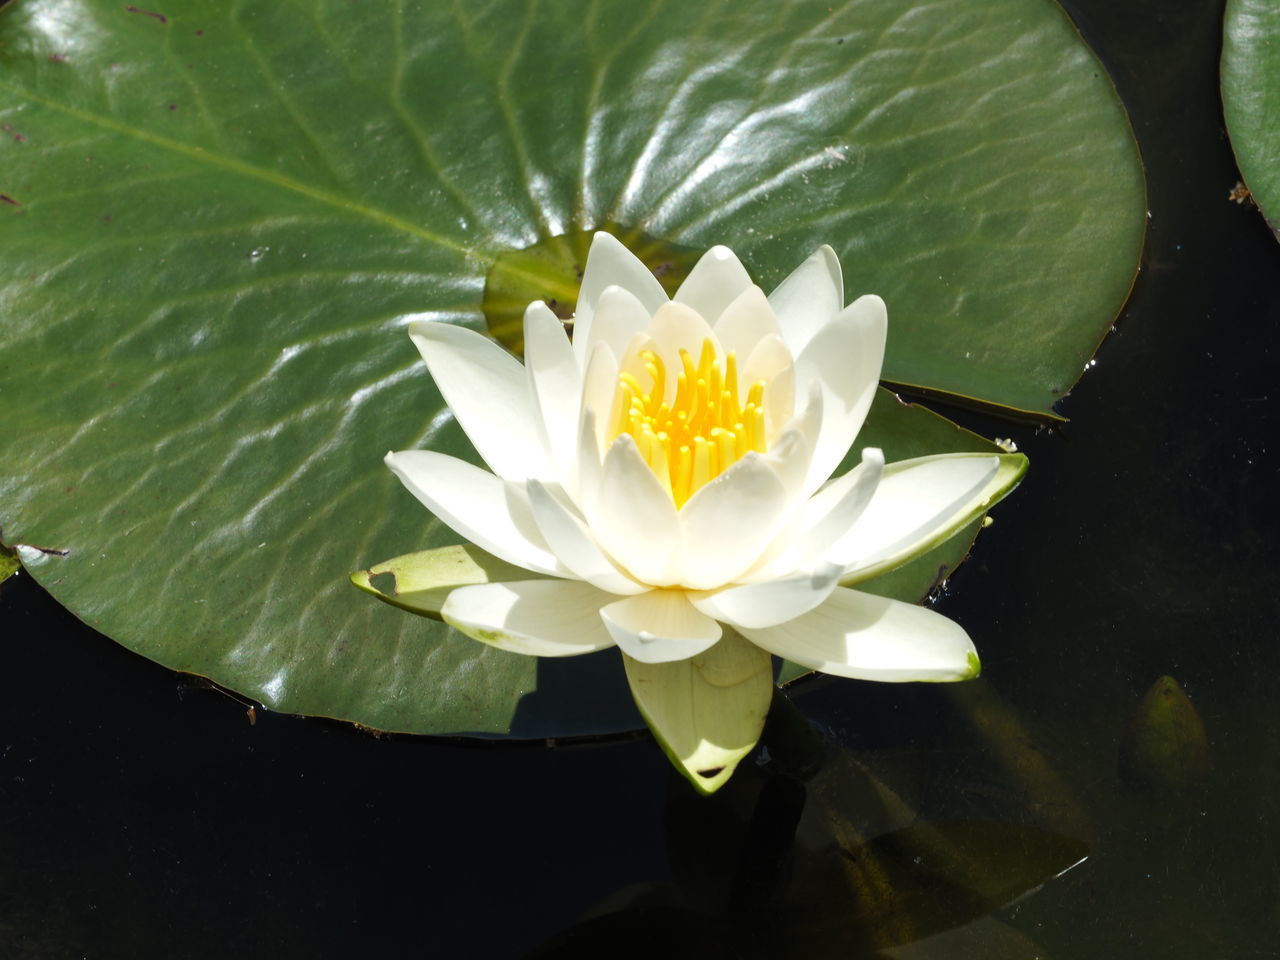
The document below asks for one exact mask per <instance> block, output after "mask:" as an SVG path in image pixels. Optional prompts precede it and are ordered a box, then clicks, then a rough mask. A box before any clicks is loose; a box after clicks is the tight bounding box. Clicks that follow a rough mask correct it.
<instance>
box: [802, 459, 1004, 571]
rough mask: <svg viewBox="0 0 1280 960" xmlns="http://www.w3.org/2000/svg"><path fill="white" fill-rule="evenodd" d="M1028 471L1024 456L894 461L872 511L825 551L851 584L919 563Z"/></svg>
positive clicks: (877, 488) (878, 492)
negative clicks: (914, 561)
mask: <svg viewBox="0 0 1280 960" xmlns="http://www.w3.org/2000/svg"><path fill="white" fill-rule="evenodd" d="M1026 469H1027V458H1026V457H1025V456H1023V455H1022V454H1020V453H1006V454H998V455H994V454H983V453H946V454H940V455H937V456H932V457H918V458H916V459H914V460H901V461H899V462H898V463H891V464H889V465H888V466H887V467H885V469H884V473H883V474H882V475H881V478H880V484H879V486H877V487H876V492H875V494H874V495H873V496H872V498H871V502H870V503H868V504H867V507H866V509H865V510H864V511H863V512H862V515H861V516H860V517H859V518H858V521H857V523H855V524H854V525H853V526H852V527H851V528H850V529H849V531H848V532H847V533H846V534H845V535H844V536H843V537H842V538H841V539H840V540H839V541H837V543H836V544H834V545H833V546H832V547H831V549H830V550H828V551H827V556H828V557H829V558H831V559H832V560H835V561H836V562H840V563H843V564H844V566H845V573H844V576H843V577H842V578H841V583H843V584H845V585H846V586H848V585H850V584H853V583H858V582H861V581H863V580H869V579H871V578H872V577H875V576H879V575H880V574H881V573H886V572H888V571H889V570H892V569H893V568H894V567H897V566H900V565H901V564H903V563H905V562H906V561H908V560H910V559H912V558H913V557H918V556H919V555H920V554H922V553H925V552H926V551H928V550H931V549H933V547H935V546H937V545H938V544H940V543H942V542H943V541H944V540H946V539H947V538H948V537H950V536H952V535H953V534H955V533H957V532H958V531H959V530H960V529H962V528H963V527H964V526H965V525H966V524H968V523H969V522H970V521H972V520H974V519H976V518H977V517H978V516H979V515H980V514H982V513H983V512H985V511H986V510H988V509H990V508H991V507H992V506H993V505H994V504H996V503H998V502H999V501H1000V500H1001V499H1002V498H1003V497H1004V496H1005V495H1006V494H1008V493H1009V492H1010V491H1011V490H1012V489H1013V488H1014V487H1015V486H1017V484H1018V481H1019V480H1021V479H1022V475H1023V473H1025V472H1026Z"/></svg>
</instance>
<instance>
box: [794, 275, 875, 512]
mask: <svg viewBox="0 0 1280 960" xmlns="http://www.w3.org/2000/svg"><path fill="white" fill-rule="evenodd" d="M887 320H888V314H887V313H886V311H885V306H884V301H883V300H881V299H880V298H879V297H877V296H874V295H868V296H865V297H859V298H858V299H857V300H855V301H854V302H853V303H851V304H849V306H847V307H845V308H844V310H842V311H841V312H840V313H839V314H837V315H836V317H835V318H834V319H833V320H832V321H831V322H830V323H828V324H827V325H826V326H824V327H823V328H822V329H821V330H819V331H818V332H817V333H816V334H815V335H814V337H813V339H812V340H810V341H809V343H808V345H807V346H806V347H805V348H804V350H803V351H801V353H800V354H799V355H798V356H797V357H796V381H797V383H800V384H809V383H814V382H816V383H820V384H821V385H822V391H823V395H824V396H823V400H824V401H825V402H824V404H823V413H822V431H821V434H820V435H819V437H818V443H817V445H816V446H815V448H814V452H813V462H812V464H811V465H810V468H809V470H810V472H809V477H808V480H807V482H806V487H807V489H808V490H810V491H812V490H816V489H817V488H818V487H819V486H821V485H822V483H823V481H825V480H826V479H827V477H829V476H831V473H832V471H833V470H835V468H836V467H837V466H838V465H839V464H840V461H841V460H843V459H844V456H845V454H846V453H848V452H849V447H850V446H851V445H852V444H853V440H854V437H856V436H857V435H858V431H859V430H860V429H862V423H863V421H864V420H866V418H867V411H868V410H869V409H871V400H872V398H873V397H874V396H875V392H876V386H877V384H878V382H879V378H880V367H881V365H882V364H883V363H884V344H885V333H886V330H887Z"/></svg>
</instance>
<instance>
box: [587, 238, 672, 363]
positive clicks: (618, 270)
mask: <svg viewBox="0 0 1280 960" xmlns="http://www.w3.org/2000/svg"><path fill="white" fill-rule="evenodd" d="M611 286H619V287H622V289H624V290H627V291H629V292H631V293H632V294H633V295H635V297H636V298H637V299H638V300H639V301H640V302H641V303H642V304H643V305H644V307H645V309H646V310H648V311H649V312H650V313H653V312H654V311H655V310H657V309H658V307H660V306H662V305H663V304H664V303H666V302H667V293H666V291H665V290H663V289H662V284H660V283H659V282H658V279H657V277H655V276H654V275H653V273H652V271H650V270H649V268H648V267H646V266H645V265H644V264H643V263H641V262H640V260H639V259H638V258H637V257H636V255H635V254H633V253H632V252H631V251H630V250H628V249H627V248H626V247H624V246H623V245H622V244H621V243H619V242H618V241H617V240H616V239H614V237H613V236H611V235H610V234H607V233H604V232H603V231H602V232H600V233H597V234H596V235H595V237H594V239H592V241H591V249H590V250H588V251H587V263H586V267H585V268H584V269H583V272H582V288H581V290H580V291H579V293H578V304H577V307H576V309H575V310H574V314H573V353H574V356H575V357H576V358H577V360H578V366H579V368H581V369H584V370H585V369H586V366H587V358H588V356H589V354H588V353H587V347H588V344H589V341H590V339H591V325H592V321H593V319H594V316H595V307H596V302H597V301H598V300H599V299H600V295H601V294H602V293H604V291H605V288H606V287H611Z"/></svg>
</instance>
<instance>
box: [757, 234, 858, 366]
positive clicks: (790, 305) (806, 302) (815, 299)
mask: <svg viewBox="0 0 1280 960" xmlns="http://www.w3.org/2000/svg"><path fill="white" fill-rule="evenodd" d="M769 303H770V305H771V306H772V307H773V311H774V313H775V314H777V317H778V325H779V326H780V327H781V328H782V338H783V339H784V340H785V341H786V342H787V346H789V347H790V348H791V352H792V353H794V354H797V355H798V354H799V353H800V351H801V350H803V349H804V348H805V346H807V345H808V343H809V341H810V340H812V339H813V337H814V334H816V333H817V332H818V331H819V330H821V329H822V328H823V327H824V326H826V325H827V323H829V322H830V321H831V319H832V318H833V317H834V316H835V315H836V314H838V313H839V312H840V310H841V308H842V307H844V280H843V279H842V277H841V274H840V258H839V257H837V256H836V252H835V251H834V250H832V249H831V248H830V247H828V246H823V247H819V248H818V249H817V250H816V251H815V252H814V253H813V255H812V256H810V257H809V259H808V260H806V261H805V262H804V263H802V264H800V266H798V267H796V268H795V270H793V271H792V273H791V275H790V276H789V277H787V279H785V280H783V281H782V283H780V284H778V287H777V289H776V290H774V291H773V293H771V294H769Z"/></svg>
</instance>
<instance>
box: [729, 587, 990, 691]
mask: <svg viewBox="0 0 1280 960" xmlns="http://www.w3.org/2000/svg"><path fill="white" fill-rule="evenodd" d="M742 634H743V636H745V637H746V638H747V639H748V640H750V641H751V642H752V643H754V644H756V645H757V646H759V647H763V648H764V649H765V650H768V651H769V652H771V653H775V654H777V655H778V656H780V657H785V658H786V659H788V660H792V661H794V662H795V663H799V664H801V665H803V666H806V667H812V668H813V669H815V670H821V671H822V672H823V673H830V674H833V675H835V676H840V677H852V678H854V679H857V680H880V681H887V682H892V683H901V682H906V681H913V680H927V681H951V680H969V679H972V678H973V677H976V676H977V675H978V671H979V669H980V665H979V662H978V653H977V651H976V650H975V649H974V647H973V642H972V641H971V640H970V639H969V635H968V634H967V633H965V632H964V629H963V628H962V627H961V626H960V625H959V624H958V623H956V622H955V621H954V620H948V619H947V618H946V617H944V616H942V615H941V614H938V613H934V612H933V611H932V610H926V609H925V608H924V607H918V606H915V605H914V604H910V603H902V602H901V601H899V600H890V599H888V598H887V597H877V596H875V595H874V594H870V593H861V592H859V591H857V590H850V589H848V588H847V587H837V588H836V589H835V590H834V591H833V592H832V594H831V596H830V597H829V598H828V599H827V601H826V602H825V603H823V604H822V605H821V606H819V607H817V608H816V609H814V610H812V611H810V612H809V613H806V614H805V615H804V616H801V617H797V618H796V619H794V620H789V621H787V622H785V623H780V624H778V625H776V626H772V627H766V628H763V629H750V628H743V629H742Z"/></svg>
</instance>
